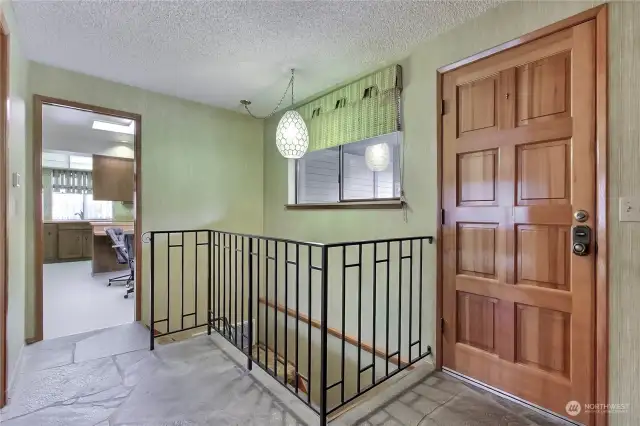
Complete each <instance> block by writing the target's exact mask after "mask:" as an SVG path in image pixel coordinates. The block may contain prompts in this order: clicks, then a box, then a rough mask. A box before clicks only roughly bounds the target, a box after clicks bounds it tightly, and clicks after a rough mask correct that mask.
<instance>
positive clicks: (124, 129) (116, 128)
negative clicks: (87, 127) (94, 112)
mask: <svg viewBox="0 0 640 426" xmlns="http://www.w3.org/2000/svg"><path fill="white" fill-rule="evenodd" d="M92 128H93V129H95V130H104V131H107V132H114V133H126V134H127V135H133V134H134V133H135V131H136V122H135V121H132V122H131V124H129V125H128V126H126V125H123V124H114V123H107V122H106V121H98V120H95V121H94V122H93V126H92Z"/></svg>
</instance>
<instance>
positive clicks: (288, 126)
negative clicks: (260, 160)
mask: <svg viewBox="0 0 640 426" xmlns="http://www.w3.org/2000/svg"><path fill="white" fill-rule="evenodd" d="M294 79H295V69H291V79H290V80H289V84H288V85H287V88H286V90H285V91H284V94H283V95H282V98H280V102H278V105H276V107H275V108H274V109H273V111H271V113H270V114H269V115H267V116H266V117H256V116H255V115H253V114H252V113H251V111H249V105H251V102H250V101H247V100H241V101H240V103H241V104H242V105H244V108H245V109H246V110H247V112H248V113H249V115H250V116H252V117H253V118H268V117H271V116H272V115H273V114H275V113H276V111H277V110H278V108H280V105H281V104H282V101H284V98H285V97H286V96H287V92H288V91H289V88H291V105H292V106H293V103H294V99H295V98H294V96H293V82H294ZM276 146H277V147H278V151H280V154H282V156H283V157H284V158H302V156H303V155H304V154H305V153H306V152H307V148H309V131H308V130H307V125H306V124H305V122H304V119H303V118H302V116H301V115H300V113H298V111H295V110H289V111H287V112H285V113H284V115H283V116H282V118H281V119H280V122H279V123H278V127H277V129H276Z"/></svg>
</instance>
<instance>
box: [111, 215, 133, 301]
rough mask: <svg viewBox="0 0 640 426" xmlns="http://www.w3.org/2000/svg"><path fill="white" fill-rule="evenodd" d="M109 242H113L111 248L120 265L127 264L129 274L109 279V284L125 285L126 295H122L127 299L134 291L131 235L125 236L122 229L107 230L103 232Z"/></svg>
mask: <svg viewBox="0 0 640 426" xmlns="http://www.w3.org/2000/svg"><path fill="white" fill-rule="evenodd" d="M105 232H106V233H107V235H108V236H109V238H111V241H112V242H113V246H112V247H113V248H114V250H115V251H116V259H117V260H118V263H119V264H120V265H124V264H128V265H129V274H127V275H122V276H119V277H115V278H110V279H109V284H107V285H109V286H110V285H111V284H113V283H119V282H123V283H125V284H124V286H125V289H126V293H125V295H124V298H125V299H128V298H129V294H131V293H133V290H134V281H135V267H134V264H135V259H134V255H133V245H132V242H131V240H132V239H133V235H126V234H125V233H124V231H123V230H122V228H107V229H106V230H105Z"/></svg>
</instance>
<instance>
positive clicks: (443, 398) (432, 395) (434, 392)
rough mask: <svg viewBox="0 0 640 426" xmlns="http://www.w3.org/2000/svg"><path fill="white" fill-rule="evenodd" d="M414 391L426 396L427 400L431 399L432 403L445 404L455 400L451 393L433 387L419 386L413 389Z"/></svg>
mask: <svg viewBox="0 0 640 426" xmlns="http://www.w3.org/2000/svg"><path fill="white" fill-rule="evenodd" d="M413 390H414V391H415V392H416V393H419V394H420V395H422V396H424V397H425V398H427V399H430V400H431V401H434V402H437V403H439V404H444V403H446V402H447V401H449V400H450V399H451V398H453V395H452V394H450V393H449V392H446V391H443V390H441V389H438V388H434V387H431V386H427V385H424V384H419V385H417V386H416V387H415V388H413Z"/></svg>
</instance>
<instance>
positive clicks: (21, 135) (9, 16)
mask: <svg viewBox="0 0 640 426" xmlns="http://www.w3.org/2000/svg"><path fill="white" fill-rule="evenodd" d="M0 8H1V9H2V13H3V14H4V17H5V20H6V22H7V24H8V25H9V31H10V46H9V52H10V57H9V62H10V70H9V96H10V103H9V111H10V122H9V129H8V140H7V150H8V153H7V154H8V158H7V165H8V170H3V173H6V174H7V177H8V178H9V179H8V188H7V196H8V199H7V237H8V241H7V243H8V259H7V260H8V262H7V267H8V301H7V302H8V303H7V304H8V310H7V374H8V378H9V380H11V378H12V376H13V374H14V373H15V367H16V362H17V361H18V356H19V354H20V351H21V349H22V347H23V345H24V338H25V316H24V309H25V308H24V306H25V287H24V281H25V247H26V242H25V196H26V191H25V187H24V185H22V186H21V187H20V188H14V187H13V186H12V185H11V176H10V174H11V173H19V174H20V175H21V176H22V177H23V178H22V181H23V182H24V181H25V177H26V160H25V158H26V157H25V155H26V154H25V134H26V122H25V114H26V111H25V103H26V99H27V98H28V90H27V73H28V69H29V63H28V61H27V60H26V59H25V58H24V56H23V55H22V51H21V50H20V44H19V40H18V38H17V36H16V35H15V34H16V32H15V31H13V29H14V28H15V20H14V19H15V18H14V16H13V9H12V8H11V5H10V3H9V2H8V1H6V0H1V1H0ZM0 374H2V372H0Z"/></svg>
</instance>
